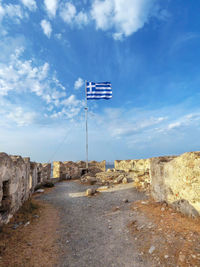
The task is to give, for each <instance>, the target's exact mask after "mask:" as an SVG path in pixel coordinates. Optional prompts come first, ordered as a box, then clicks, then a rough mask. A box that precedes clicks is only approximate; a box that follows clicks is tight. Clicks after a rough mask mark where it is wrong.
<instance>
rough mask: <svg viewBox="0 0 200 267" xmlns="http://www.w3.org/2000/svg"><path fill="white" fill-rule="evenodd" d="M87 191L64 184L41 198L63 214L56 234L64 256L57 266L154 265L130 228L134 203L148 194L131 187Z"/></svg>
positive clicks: (80, 187)
mask: <svg viewBox="0 0 200 267" xmlns="http://www.w3.org/2000/svg"><path fill="white" fill-rule="evenodd" d="M87 188H89V187H88V186H85V185H82V184H80V183H79V182H78V181H70V182H62V183H57V184H56V188H55V189H54V190H53V191H52V192H50V193H48V194H45V195H41V197H40V198H41V199H43V200H46V201H48V202H49V203H51V204H53V205H54V206H55V207H56V208H57V209H58V210H59V212H60V217H61V226H60V228H59V229H58V230H57V231H58V233H59V236H60V239H59V240H58V243H59V244H58V245H59V247H60V251H61V256H60V263H59V264H57V265H56V266H59V267H61V266H65V267H67V266H69V267H75V266H76V267H85V266H87V267H88V266H89V267H93V266H97V267H101V266H104V267H110V266H115V267H118V266H120V267H122V266H125V267H129V266H133V267H147V266H148V267H149V266H153V265H152V264H151V263H150V262H149V261H148V262H145V260H144V259H143V258H142V257H141V256H140V255H139V252H138V251H137V250H136V245H135V243H134V242H136V241H135V240H134V237H133V235H132V234H131V233H130V232H129V228H128V224H129V223H130V222H132V221H133V220H134V213H133V212H132V211H131V209H130V205H131V203H133V202H134V201H137V200H143V199H145V195H144V194H143V193H140V192H138V191H136V190H135V189H134V188H133V187H132V185H131V184H127V185H119V186H115V187H114V188H113V189H111V190H107V191H103V192H101V193H99V194H97V195H96V196H93V197H86V196H84V192H85V191H86V189H87ZM91 188H92V187H91ZM124 199H128V203H125V201H124Z"/></svg>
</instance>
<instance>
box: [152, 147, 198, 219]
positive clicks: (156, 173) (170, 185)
mask: <svg viewBox="0 0 200 267" xmlns="http://www.w3.org/2000/svg"><path fill="white" fill-rule="evenodd" d="M150 179H151V194H152V196H153V198H154V199H155V200H157V201H166V202H167V203H168V204H170V205H172V206H173V207H175V208H176V209H178V210H179V211H180V212H182V213H184V214H187V215H189V216H192V217H195V216H198V215H199V214H200V152H189V153H185V154H182V155H180V156H178V157H176V158H165V157H160V158H154V159H152V160H151V163H150Z"/></svg>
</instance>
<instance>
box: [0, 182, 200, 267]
mask: <svg viewBox="0 0 200 267" xmlns="http://www.w3.org/2000/svg"><path fill="white" fill-rule="evenodd" d="M88 188H95V185H93V186H89V185H82V184H81V183H80V182H79V181H68V182H62V183H57V184H56V187H55V188H54V189H52V190H49V191H47V193H44V194H40V195H36V196H35V197H34V199H35V198H36V201H37V202H38V203H39V204H40V205H41V203H42V205H43V208H42V209H40V210H39V211H36V214H39V216H35V214H34V215H33V214H31V215H30V216H31V217H33V219H31V220H30V224H28V225H26V221H27V220H29V219H26V220H24V221H23V223H22V224H20V226H19V227H18V228H17V229H13V226H15V223H14V222H12V223H11V224H10V225H9V226H8V227H7V228H8V229H10V228H11V231H12V235H10V233H9V232H8V233H7V232H4V233H3V234H0V266H13V267H15V266H16V267H17V266H20V267H21V266H25V267H26V266H27V267H35V266H38V267H40V266H41V267H43V266H57V267H62V266H63V267H67V266H69V267H75V266H76V267H85V266H87V267H88V266H90V267H96V266H97V267H101V266H104V267H110V266H115V267H119V266H120V267H121V266H124V267H199V266H200V241H199V240H200V220H199V219H197V220H192V219H189V218H187V217H185V216H183V215H181V214H179V213H177V212H175V211H174V210H172V209H171V208H170V207H168V206H167V205H166V204H165V203H162V204H161V203H155V202H152V201H151V200H150V199H148V198H147V197H146V196H145V195H144V193H141V192H138V191H137V190H136V189H134V188H133V184H132V183H128V184H120V185H115V186H113V187H112V188H109V189H106V190H103V191H102V192H100V193H98V194H96V195H94V196H91V197H86V196H85V192H86V189H88ZM19 221H20V218H19V220H18V223H19ZM5 234H7V236H5ZM3 236H4V239H2V240H1V238H2V237H3ZM5 237H6V238H5ZM4 243H5V244H4ZM1 246H3V247H1Z"/></svg>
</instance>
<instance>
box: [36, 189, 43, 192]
mask: <svg viewBox="0 0 200 267" xmlns="http://www.w3.org/2000/svg"><path fill="white" fill-rule="evenodd" d="M35 192H36V193H44V189H38V190H36V191H35Z"/></svg>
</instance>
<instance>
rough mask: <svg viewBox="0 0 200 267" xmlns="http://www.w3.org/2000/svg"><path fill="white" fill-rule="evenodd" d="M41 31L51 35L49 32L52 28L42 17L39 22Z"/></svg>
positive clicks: (48, 35)
mask: <svg viewBox="0 0 200 267" xmlns="http://www.w3.org/2000/svg"><path fill="white" fill-rule="evenodd" d="M40 25H41V27H42V29H43V31H44V34H45V35H46V36H47V37H48V38H50V37H51V32H52V28H51V23H50V22H49V21H47V20H45V19H43V20H42V21H41V23H40Z"/></svg>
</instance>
